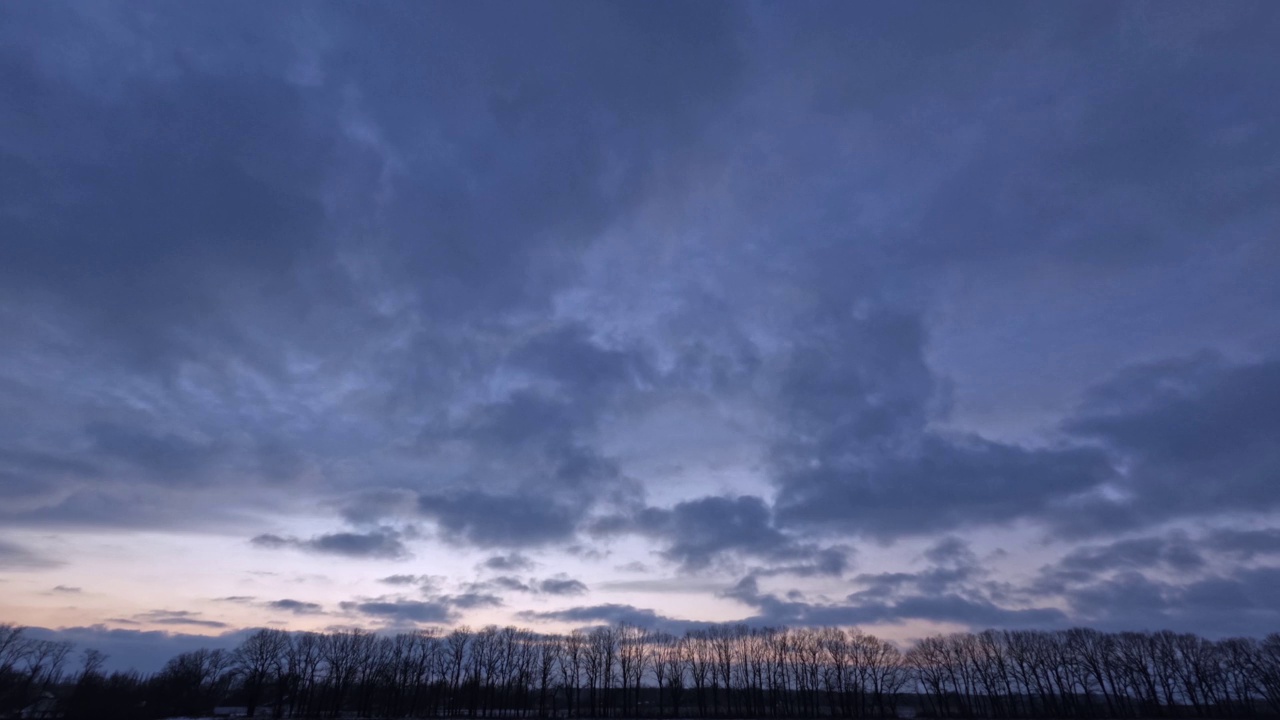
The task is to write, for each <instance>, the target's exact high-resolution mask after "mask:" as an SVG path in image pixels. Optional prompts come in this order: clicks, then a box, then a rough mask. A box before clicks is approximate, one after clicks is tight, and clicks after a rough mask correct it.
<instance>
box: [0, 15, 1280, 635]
mask: <svg viewBox="0 0 1280 720" xmlns="http://www.w3.org/2000/svg"><path fill="white" fill-rule="evenodd" d="M0 15H2V16H3V17H2V19H0V94H2V95H3V102H0V198H2V199H0V337H2V338H3V342H0V528H2V529H0V573H3V580H4V582H5V593H4V595H5V599H4V600H3V601H0V615H2V616H3V617H0V619H3V620H11V621H15V622H20V623H24V624H36V625H44V626H48V627H55V626H59V627H67V628H79V630H76V631H75V632H79V633H81V634H85V633H89V634H91V635H95V636H100V637H103V638H108V639H110V640H111V642H113V643H116V642H124V640H122V639H121V638H122V637H124V636H120V635H111V634H110V633H121V632H124V631H125V630H126V629H131V630H132V631H133V632H137V633H141V634H140V635H138V637H139V638H152V639H154V637H156V636H154V635H149V634H147V633H153V631H157V630H167V631H171V632H174V633H176V634H175V635H173V637H176V638H180V637H183V636H182V635H181V633H187V632H204V633H218V632H224V631H227V632H236V631H238V630H239V629H240V628H244V627H251V626H255V625H260V624H263V623H266V622H285V623H286V624H287V625H288V626H289V627H297V628H315V629H320V628H323V627H330V626H347V625H360V626H366V627H404V626H410V625H415V624H431V623H453V622H471V623H487V622H500V621H501V622H505V621H518V622H527V623H536V624H539V625H546V626H547V627H552V626H556V627H565V626H572V625H578V624H591V623H597V622H607V621H615V620H626V621H632V622H637V623H647V624H650V625H655V626H663V627H671V628H677V627H695V626H697V625H698V624H699V623H709V622H719V621H746V622H758V623H770V624H772V623H823V624H830V623H842V624H843V623H856V624H862V625H867V626H883V627H885V628H890V629H893V630H894V631H895V632H899V633H900V634H901V635H903V636H909V635H911V634H913V633H915V634H918V633H920V632H924V631H926V630H927V629H928V628H932V627H939V626H941V627H951V626H956V625H961V626H971V627H978V626H999V627H1011V626H1026V625H1031V626H1055V627H1056V626H1065V625H1070V624H1080V623H1092V624H1095V625H1098V626H1105V627H1111V628H1121V627H1155V626H1157V625H1159V626H1169V627H1175V628H1178V629H1187V630H1195V631H1201V632H1205V633H1218V634H1221V633H1257V632H1263V631H1269V630H1274V629H1276V627H1277V626H1280V615H1277V610H1276V608H1277V607H1280V605H1278V604H1277V602H1276V600H1277V599H1280V596H1278V595H1277V592H1278V590H1277V588H1278V587H1280V585H1277V583H1276V582H1275V577H1276V573H1277V572H1280V552H1278V551H1280V544H1278V543H1277V538H1276V537H1275V532H1274V526H1275V525H1276V523H1277V520H1280V440H1277V438H1280V326H1278V325H1277V322H1276V314H1275V309H1276V308H1277V307H1280V284H1278V283H1276V282H1275V278H1276V277H1277V276H1280V245H1277V244H1276V242H1275V241H1274V230H1273V228H1275V227H1277V226H1280V205H1278V204H1277V200H1276V198H1280V170H1278V169H1277V166H1276V164H1275V162H1274V159H1273V157H1274V155H1275V153H1274V148H1275V146H1276V144H1277V142H1278V141H1280V129H1278V128H1277V125H1276V124H1275V123H1274V122H1273V118H1274V117H1275V116H1276V115H1277V114H1278V113H1280V99H1278V98H1280V72H1277V71H1276V70H1274V69H1272V68H1273V67H1274V65H1275V63H1274V62H1272V60H1273V55H1274V49H1273V45H1274V42H1273V40H1274V38H1275V37H1276V35H1277V33H1278V32H1280V10H1277V8H1276V7H1274V6H1273V5H1272V4H1269V3H1233V4H1230V5H1205V4H1201V3H1189V2H1187V3H1183V2H1174V3H1165V4H1161V5H1159V6H1146V5H1144V6H1141V7H1139V6H1135V5H1125V4H1114V3H1093V2H1086V3H1071V4H1062V5H1053V6H1039V5H1025V6H1018V7H1003V6H1002V7H999V8H997V7H994V6H982V5H976V6H975V5H928V4H912V3H907V4H893V5H885V6H859V5H845V4H834V3H832V4H827V3H808V4H803V5H796V4H791V3H756V4H743V3H720V2H700V3H693V4H689V3H667V2H656V3H614V2H601V3H592V4H589V5H582V4H564V3H555V2H552V3H544V4H539V5H536V6H534V5H507V4H496V5H491V4H487V3H479V4H475V3H470V4H465V5H461V4H458V5H454V4H440V3H386V4H379V5H376V6H370V5H350V4H342V3H305V4H303V3H288V2H286V3H275V4H271V5H262V4H256V3H220V4H217V5H204V6H193V5H172V4H149V3H144V4H142V5H136V4H131V5H125V6H117V7H103V6H99V5H96V4H91V3H78V2H67V3H61V2H60V3H38V4H35V3H32V4H15V5H9V6H5V7H3V8H0ZM49 588H64V589H69V588H82V591H80V592H74V593H73V592H69V591H67V590H59V591H50V590H49ZM211 598H224V599H225V598H248V599H247V600H244V601H240V602H233V601H221V602H220V601H216V600H212V599H211ZM155 608H182V609H181V610H156V609H155ZM98 626H101V629H96V630H86V629H85V628H90V629H92V628H95V627H98ZM67 632H72V631H71V630H68V631H67ZM130 642H131V641H130ZM174 647H176V645H175V646H174Z"/></svg>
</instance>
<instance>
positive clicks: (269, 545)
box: [249, 530, 409, 559]
mask: <svg viewBox="0 0 1280 720" xmlns="http://www.w3.org/2000/svg"><path fill="white" fill-rule="evenodd" d="M249 542H250V543H252V544H253V546H254V547H259V548H265V549H271V550H275V549H281V548H300V549H302V550H308V551H311V552H317V553H325V554H329V555H344V556H347V557H353V558H390V559H400V558H405V557H408V555H409V550H408V548H406V547H405V544H404V543H403V542H402V541H401V539H400V533H398V532H396V531H394V530H379V531H374V532H368V533H353V532H337V533H328V534H325V535H317V536H315V537H313V538H309V539H307V540H301V539H298V538H294V537H281V536H279V535H273V534H270V533H267V534H263V535H257V536H255V537H254V538H253V539H251V540H250V541H249Z"/></svg>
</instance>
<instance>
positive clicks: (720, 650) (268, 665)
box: [0, 625, 1280, 720]
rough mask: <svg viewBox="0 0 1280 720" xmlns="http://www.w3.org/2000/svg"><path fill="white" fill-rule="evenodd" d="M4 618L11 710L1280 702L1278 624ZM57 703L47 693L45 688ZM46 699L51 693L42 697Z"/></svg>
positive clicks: (586, 712) (990, 708)
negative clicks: (124, 640) (119, 642)
mask: <svg viewBox="0 0 1280 720" xmlns="http://www.w3.org/2000/svg"><path fill="white" fill-rule="evenodd" d="M71 652H72V647H71V645H70V644H68V643H58V642H51V641H45V640H33V639H29V638H27V637H25V636H24V635H23V632H22V629H21V628H18V627H14V626H12V625H0V717H3V716H6V715H12V714H14V713H17V712H20V711H21V710H22V709H24V708H25V709H26V710H27V713H26V714H27V716H31V715H32V714H36V715H38V716H39V715H41V714H42V713H44V716H45V717H59V716H60V717H66V718H90V717H92V718H94V719H95V720H117V719H118V720H125V719H126V718H127V719H129V720H143V719H145V718H159V717H170V716H175V715H183V716H199V715H208V714H209V713H211V712H212V710H213V708H214V707H215V706H238V707H243V708H244V710H245V712H246V713H247V714H249V715H258V716H265V717H275V718H284V717H289V718H331V717H332V718H336V717H344V718H345V717H385V718H406V717H475V718H510V717H528V718H535V717H536V718H545V717H573V718H605V717H732V718H756V717H761V718H765V717H769V718H815V717H840V718H887V717H897V716H902V715H912V714H914V715H918V716H922V717H925V716H927V717H940V718H998V719H1003V718H1190V717H1195V718H1228V717H1275V716H1280V634H1272V635H1269V636H1267V637H1266V638H1265V639H1262V640H1257V639H1253V638H1232V639H1228V640H1220V641H1211V640H1207V639H1204V638H1202V637H1199V636H1197V635H1192V634H1179V633H1173V632H1168V631H1164V632H1157V633H1138V632H1123V633H1104V632H1099V631H1096V630H1090V629H1083V628H1078V629H1072V630H1065V631H1038V630H1016V631H998V630H987V631H984V632H980V633H957V634H952V635H938V636H934V637H928V638H925V639H923V640H920V641H919V642H917V643H915V644H914V645H912V646H911V647H909V648H908V649H906V650H905V651H902V650H899V648H898V647H896V646H895V645H893V644H891V643H888V642H886V641H883V640H880V639H879V638H876V637H874V636H872V635H868V634H865V633H863V632H860V631H858V630H850V629H843V628H833V627H828V628H752V627H746V626H742V625H737V626H731V625H725V626H713V627H709V628H706V629H701V630H693V631H690V632H688V633H686V634H685V635H683V636H674V635H670V634H666V633H659V632H652V631H649V630H646V629H643V628H639V627H635V626H630V625H615V626H606V627H598V628H595V629H592V630H589V631H575V632H572V633H570V634H567V635H548V634H542V633H535V632H532V631H529V630H524V629H519V628H514V627H503V628H499V627H495V626H490V627H486V628H483V629H480V630H472V629H470V628H467V627H460V628H456V629H453V630H449V631H444V630H438V629H427V630H420V631H416V632H410V633H400V634H396V635H378V634H374V633H370V632H367V631H363V630H346V631H341V632H332V633H327V634H320V633H309V632H296V633H289V632H285V631H281V630H269V629H263V630H257V631H255V632H253V633H252V634H251V635H249V636H248V637H247V639H245V640H244V642H242V643H241V645H240V646H239V647H238V648H236V649H235V650H234V651H224V650H197V651H194V652H187V653H183V654H181V655H178V656H177V657H174V658H173V659H172V660H170V661H169V662H168V663H167V664H166V665H165V666H164V668H163V669H162V670H161V671H160V672H158V673H156V674H154V675H151V676H147V677H144V676H142V675H140V674H137V673H118V672H117V673H114V674H111V675H109V676H108V675H104V674H103V673H102V672H101V667H102V664H103V661H104V659H105V658H104V656H103V655H102V654H101V653H98V652H96V651H94V650H86V651H84V652H83V653H82V655H81V661H80V662H79V664H78V667H75V668H71V667H68V665H69V664H70V661H69V658H70V656H71ZM41 703H43V704H41ZM33 708H34V712H33Z"/></svg>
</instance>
